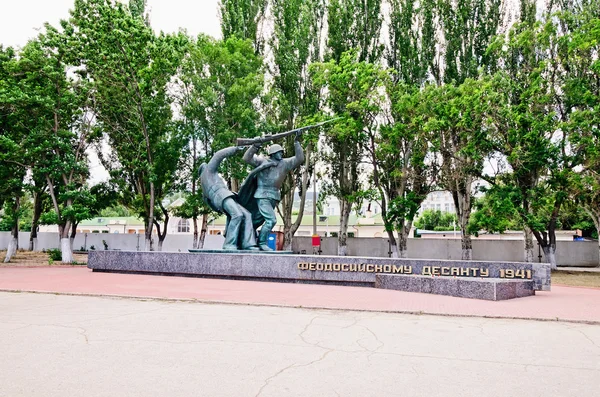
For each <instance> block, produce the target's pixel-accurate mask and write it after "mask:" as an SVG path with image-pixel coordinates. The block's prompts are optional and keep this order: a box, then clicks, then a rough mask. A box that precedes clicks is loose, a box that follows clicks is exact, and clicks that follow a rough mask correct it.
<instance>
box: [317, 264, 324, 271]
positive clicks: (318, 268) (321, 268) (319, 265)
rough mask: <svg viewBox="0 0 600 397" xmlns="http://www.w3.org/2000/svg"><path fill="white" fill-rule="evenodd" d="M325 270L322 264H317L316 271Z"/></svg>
mask: <svg viewBox="0 0 600 397" xmlns="http://www.w3.org/2000/svg"><path fill="white" fill-rule="evenodd" d="M323 269H325V265H324V264H322V263H317V270H320V271H323Z"/></svg>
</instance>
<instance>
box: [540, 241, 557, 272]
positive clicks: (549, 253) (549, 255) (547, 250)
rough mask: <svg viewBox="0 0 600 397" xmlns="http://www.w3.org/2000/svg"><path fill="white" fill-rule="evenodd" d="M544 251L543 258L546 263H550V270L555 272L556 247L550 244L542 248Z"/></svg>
mask: <svg viewBox="0 0 600 397" xmlns="http://www.w3.org/2000/svg"><path fill="white" fill-rule="evenodd" d="M542 250H543V251H544V256H545V257H546V262H548V263H550V268H551V269H552V270H556V269H557V266H556V245H554V244H550V245H546V246H544V247H542Z"/></svg>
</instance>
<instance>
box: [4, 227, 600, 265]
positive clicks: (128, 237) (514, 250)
mask: <svg viewBox="0 0 600 397" xmlns="http://www.w3.org/2000/svg"><path fill="white" fill-rule="evenodd" d="M9 240H10V233H9V232H0V250H5V249H7V247H8V242H9ZM103 240H104V241H106V244H107V245H108V249H109V250H115V249H116V250H122V251H139V250H143V249H144V236H143V235H141V234H109V233H85V234H82V233H78V234H77V236H76V237H75V241H74V242H73V249H75V250H80V249H84V250H90V249H91V247H92V246H93V247H94V249H96V250H104V244H103V243H102V241H103ZM157 242H158V238H157V237H155V244H156V243H157ZM311 244H312V238H311V237H294V241H293V243H292V249H293V250H294V252H302V251H304V253H306V254H312V252H313V248H312V245H311ZM222 246H223V236H216V235H207V236H206V241H205V244H204V248H206V249H219V248H221V247H222ZM59 247H60V244H59V240H58V233H38V245H37V249H38V250H40V251H41V250H46V249H50V248H59ZM191 247H192V235H191V234H173V235H167V238H166V239H165V242H164V245H163V251H167V252H186V251H187V250H188V249H190V248H191ZM19 248H21V249H27V248H29V233H28V232H21V233H19ZM389 248H390V247H389V244H388V240H387V239H385V238H361V237H357V238H349V239H348V255H351V256H371V257H388V256H389ZM523 249H524V247H523V241H519V240H473V259H475V260H485V261H513V262H521V261H523V257H524V254H523ZM321 254H322V255H336V254H337V238H336V237H322V238H321ZM538 255H541V256H542V258H541V259H542V261H544V257H543V255H544V254H543V252H542V251H541V250H538V247H537V244H535V260H536V261H537V260H538V259H539V258H538ZM408 257H409V258H415V259H457V260H459V259H460V258H461V246H460V240H458V239H433V238H431V239H409V240H408ZM556 261H557V263H558V265H559V266H598V262H599V259H598V243H597V242H594V241H558V242H557V243H556Z"/></svg>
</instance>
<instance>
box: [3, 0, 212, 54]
mask: <svg viewBox="0 0 600 397" xmlns="http://www.w3.org/2000/svg"><path fill="white" fill-rule="evenodd" d="M73 4H74V0H12V1H11V0H2V6H1V7H2V9H1V11H0V44H3V45H4V46H5V47H6V46H23V45H25V43H27V40H28V39H30V38H32V37H35V36H36V35H37V34H38V30H39V28H41V27H42V26H43V25H44V22H50V23H51V24H52V25H58V21H59V20H60V19H64V18H68V17H69V9H70V8H72V7H73ZM148 9H149V10H150V22H151V24H152V27H153V28H154V30H156V31H160V30H163V31H165V32H176V31H177V30H178V29H179V28H184V29H186V30H187V31H188V33H190V34H192V35H197V34H198V33H207V34H210V35H212V36H215V37H219V36H220V32H221V30H220V26H219V16H218V0H148Z"/></svg>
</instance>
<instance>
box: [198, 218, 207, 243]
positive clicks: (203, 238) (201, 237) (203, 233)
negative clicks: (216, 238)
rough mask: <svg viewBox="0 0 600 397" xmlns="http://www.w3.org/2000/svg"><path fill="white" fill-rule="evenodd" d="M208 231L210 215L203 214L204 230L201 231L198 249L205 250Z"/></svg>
mask: <svg viewBox="0 0 600 397" xmlns="http://www.w3.org/2000/svg"><path fill="white" fill-rule="evenodd" d="M207 230H208V214H202V229H201V230H200V238H199V240H198V248H199V249H203V248H204V240H206V232H207Z"/></svg>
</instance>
